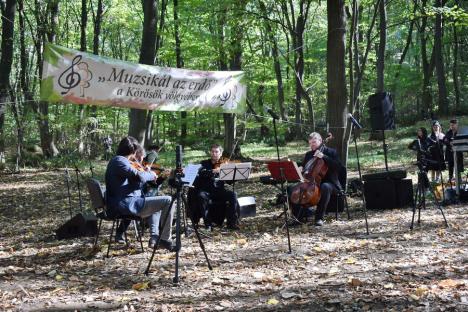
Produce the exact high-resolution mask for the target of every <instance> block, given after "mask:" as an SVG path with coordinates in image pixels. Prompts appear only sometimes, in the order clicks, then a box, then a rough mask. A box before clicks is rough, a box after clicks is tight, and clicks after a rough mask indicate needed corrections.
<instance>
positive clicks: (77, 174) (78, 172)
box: [75, 164, 83, 212]
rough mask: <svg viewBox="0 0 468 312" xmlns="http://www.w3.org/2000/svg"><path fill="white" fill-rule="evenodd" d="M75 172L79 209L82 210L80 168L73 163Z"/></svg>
mask: <svg viewBox="0 0 468 312" xmlns="http://www.w3.org/2000/svg"><path fill="white" fill-rule="evenodd" d="M75 173H76V186H77V187H78V199H79V201H80V211H81V212H83V200H82V198H81V187H80V175H81V172H80V169H79V168H78V166H77V165H76V164H75Z"/></svg>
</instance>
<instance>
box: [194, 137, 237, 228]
mask: <svg viewBox="0 0 468 312" xmlns="http://www.w3.org/2000/svg"><path fill="white" fill-rule="evenodd" d="M222 152H223V149H222V148H221V146H219V145H218V144H213V145H212V146H211V150H210V155H211V158H210V159H207V160H204V161H202V162H201V165H202V166H201V168H200V170H199V173H198V177H197V179H196V180H195V183H194V186H195V188H194V189H191V190H190V192H189V202H190V209H191V212H190V213H191V217H192V220H193V221H194V222H195V223H198V221H199V219H200V218H203V221H204V224H205V227H207V228H211V227H212V225H213V223H214V224H217V225H219V226H222V225H223V223H224V219H226V223H227V228H228V229H231V230H238V229H239V225H238V224H239V208H238V203H237V194H236V193H235V192H233V191H231V190H227V189H226V188H225V187H224V181H219V180H217V179H216V178H217V177H218V176H219V166H220V164H221V163H220V159H221V155H222ZM226 203H227V204H226Z"/></svg>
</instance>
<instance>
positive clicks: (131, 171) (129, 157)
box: [105, 136, 176, 251]
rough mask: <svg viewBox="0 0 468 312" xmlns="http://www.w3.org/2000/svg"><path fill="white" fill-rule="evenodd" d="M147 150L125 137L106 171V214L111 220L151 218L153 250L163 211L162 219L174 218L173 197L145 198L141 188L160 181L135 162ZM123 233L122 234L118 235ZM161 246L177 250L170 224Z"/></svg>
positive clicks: (150, 228)
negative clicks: (127, 216) (167, 216)
mask: <svg viewBox="0 0 468 312" xmlns="http://www.w3.org/2000/svg"><path fill="white" fill-rule="evenodd" d="M143 154H144V150H143V148H142V147H141V145H140V144H139V143H138V141H137V140H136V139H135V138H133V137H131V136H127V137H124V138H123V139H122V140H121V141H120V143H119V146H118V148H117V155H116V156H114V157H113V158H112V159H111V160H110V161H109V164H108V165H107V169H106V175H105V179H106V203H107V213H108V215H109V216H111V217H118V216H126V215H134V216H139V217H141V218H148V223H149V231H150V234H151V237H150V240H149V246H150V247H153V246H154V245H155V243H156V240H157V239H158V235H159V220H160V214H161V211H162V213H163V218H164V217H165V216H166V215H167V214H168V213H169V214H170V217H169V220H172V218H173V211H172V209H171V207H170V203H171V197H170V196H154V197H153V196H151V197H144V196H143V194H142V191H141V188H142V185H143V184H144V183H146V182H149V181H154V180H156V179H157V175H156V173H155V172H153V171H151V170H149V169H148V168H145V167H143V166H141V165H138V164H135V163H132V161H138V160H141V158H142V155H143ZM124 230H125V229H122V228H120V229H119V230H118V231H117V233H116V239H119V238H120V237H122V235H123V231H124ZM119 231H120V232H119ZM160 243H161V244H160V246H161V247H163V248H165V249H167V250H170V251H175V249H176V247H175V244H174V243H173V242H172V241H171V222H168V223H167V225H166V226H165V227H164V228H163V229H162V233H161V240H160Z"/></svg>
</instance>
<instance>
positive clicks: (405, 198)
mask: <svg viewBox="0 0 468 312" xmlns="http://www.w3.org/2000/svg"><path fill="white" fill-rule="evenodd" d="M394 182H395V191H396V195H397V197H396V207H406V206H412V205H413V199H414V198H413V181H412V180H411V179H402V180H395V181H394Z"/></svg>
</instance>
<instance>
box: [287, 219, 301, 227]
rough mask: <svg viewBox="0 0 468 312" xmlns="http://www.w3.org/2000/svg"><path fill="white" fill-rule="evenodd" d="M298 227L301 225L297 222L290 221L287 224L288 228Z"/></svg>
mask: <svg viewBox="0 0 468 312" xmlns="http://www.w3.org/2000/svg"><path fill="white" fill-rule="evenodd" d="M300 225H302V222H300V221H298V220H292V221H289V222H288V226H289V227H295V226H300Z"/></svg>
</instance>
